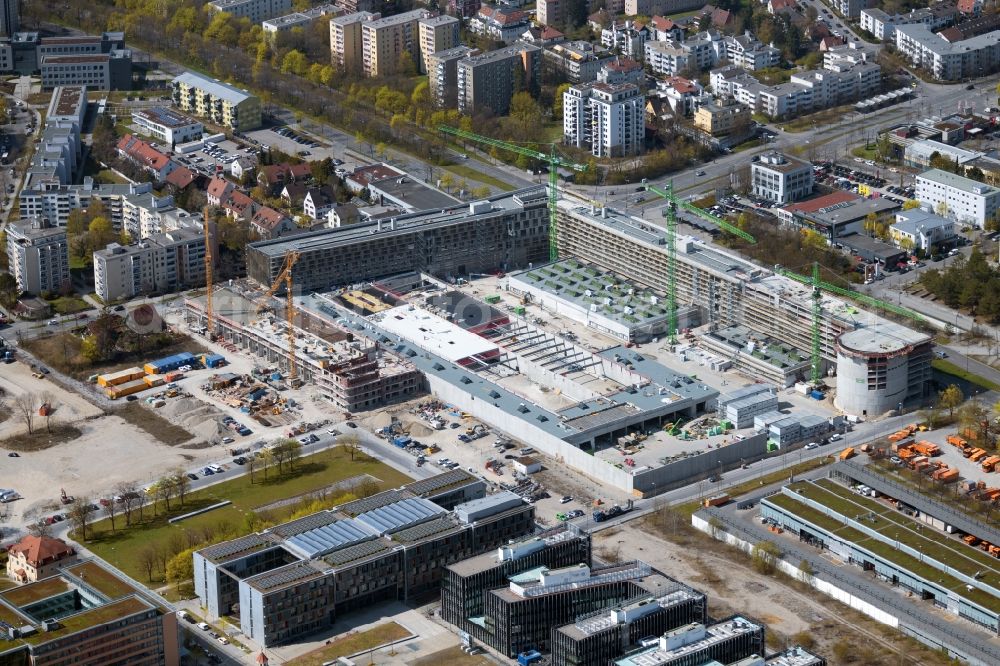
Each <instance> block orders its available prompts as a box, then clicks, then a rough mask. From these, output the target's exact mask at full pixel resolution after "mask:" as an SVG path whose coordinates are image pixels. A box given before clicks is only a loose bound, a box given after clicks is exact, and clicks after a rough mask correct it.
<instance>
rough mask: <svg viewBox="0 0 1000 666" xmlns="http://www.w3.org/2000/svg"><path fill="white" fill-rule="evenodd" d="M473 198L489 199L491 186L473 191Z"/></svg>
mask: <svg viewBox="0 0 1000 666" xmlns="http://www.w3.org/2000/svg"><path fill="white" fill-rule="evenodd" d="M472 196H474V197H475V198H477V199H485V198H487V197H488V196H490V186H489V185H481V186H480V187H477V188H476V189H474V190H472Z"/></svg>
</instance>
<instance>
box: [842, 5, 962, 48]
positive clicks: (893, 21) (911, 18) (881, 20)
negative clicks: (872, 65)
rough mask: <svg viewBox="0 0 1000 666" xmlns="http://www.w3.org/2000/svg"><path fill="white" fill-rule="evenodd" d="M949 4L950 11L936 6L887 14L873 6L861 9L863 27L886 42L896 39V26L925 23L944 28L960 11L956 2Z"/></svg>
mask: <svg viewBox="0 0 1000 666" xmlns="http://www.w3.org/2000/svg"><path fill="white" fill-rule="evenodd" d="M940 4H948V5H950V7H951V11H950V12H946V11H940V10H938V9H937V8H936V7H934V8H931V7H921V8H920V9H914V10H912V11H910V12H909V13H907V14H892V15H890V14H887V13H885V12H884V11H882V10H881V9H878V8H871V9H863V10H861V29H862V30H866V31H868V32H869V33H871V34H872V35H874V36H875V37H876V38H878V39H881V40H882V41H885V42H893V43H895V41H896V26H900V25H925V26H927V27H928V28H930V29H931V30H936V29H938V28H943V27H944V26H946V25H948V24H949V23H951V22H952V21H954V20H955V15H956V14H957V13H958V9H957V8H956V6H955V4H954V3H940Z"/></svg>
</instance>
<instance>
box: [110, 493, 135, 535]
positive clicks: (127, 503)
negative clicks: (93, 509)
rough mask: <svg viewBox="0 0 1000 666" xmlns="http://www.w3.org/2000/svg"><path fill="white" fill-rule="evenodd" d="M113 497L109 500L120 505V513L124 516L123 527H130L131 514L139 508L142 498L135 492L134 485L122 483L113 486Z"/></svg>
mask: <svg viewBox="0 0 1000 666" xmlns="http://www.w3.org/2000/svg"><path fill="white" fill-rule="evenodd" d="M114 493H115V495H114V497H112V498H111V499H112V500H114V501H116V502H119V503H121V505H122V513H123V514H125V526H126V527H131V525H132V514H133V513H134V512H135V510H136V508H139V507H141V505H142V498H141V496H140V495H139V493H138V492H137V489H136V487H135V485H134V484H131V483H127V482H122V483H119V484H118V485H117V486H115V491H114ZM139 520H140V521H141V520H142V510H141V508H140V515H139Z"/></svg>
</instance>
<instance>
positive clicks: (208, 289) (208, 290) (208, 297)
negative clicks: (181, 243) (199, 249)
mask: <svg viewBox="0 0 1000 666" xmlns="http://www.w3.org/2000/svg"><path fill="white" fill-rule="evenodd" d="M201 220H202V225H203V226H204V232H205V333H206V336H207V337H208V339H209V340H215V319H214V313H213V312H212V237H211V235H210V234H209V233H208V206H205V207H204V208H203V209H202V211H201Z"/></svg>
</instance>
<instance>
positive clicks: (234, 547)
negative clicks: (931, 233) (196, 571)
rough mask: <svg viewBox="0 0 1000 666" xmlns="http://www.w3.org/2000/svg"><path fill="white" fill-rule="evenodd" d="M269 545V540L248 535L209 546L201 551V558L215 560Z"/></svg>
mask: <svg viewBox="0 0 1000 666" xmlns="http://www.w3.org/2000/svg"><path fill="white" fill-rule="evenodd" d="M269 543H271V540H270V539H268V538H267V537H266V536H264V535H262V534H248V535H247V536H245V537H241V538H239V539H233V540H232V541H224V542H223V543H220V544H216V545H214V546H209V547H208V548H205V549H204V550H202V551H201V554H202V556H203V557H205V558H208V559H210V560H217V559H221V558H224V557H229V556H230V555H235V554H236V553H241V552H243V551H245V550H249V549H251V548H255V547H257V546H262V545H265V544H269Z"/></svg>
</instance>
